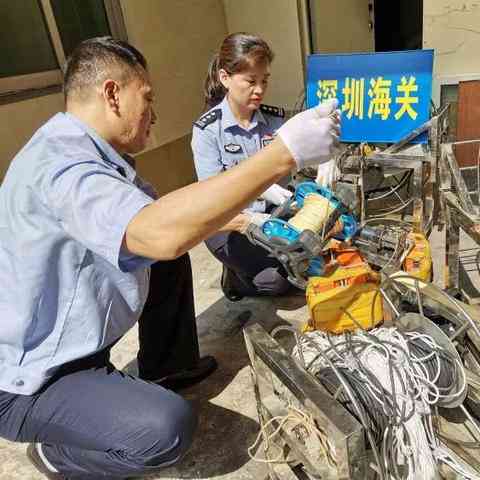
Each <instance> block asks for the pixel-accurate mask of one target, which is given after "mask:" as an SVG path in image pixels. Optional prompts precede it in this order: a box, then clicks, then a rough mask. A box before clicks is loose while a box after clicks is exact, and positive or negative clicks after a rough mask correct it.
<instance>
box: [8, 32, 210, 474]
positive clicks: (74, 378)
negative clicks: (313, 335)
mask: <svg viewBox="0 0 480 480" xmlns="http://www.w3.org/2000/svg"><path fill="white" fill-rule="evenodd" d="M112 52H113V53H112ZM125 58H126V60H127V61H126V62H125V63H126V65H122V61H124V60H125ZM112 60H113V62H112ZM129 61H130V63H131V64H133V66H132V67H129V63H128V62H129ZM89 62H92V63H93V62H96V63H97V65H96V66H99V65H100V66H101V67H102V66H103V69H104V70H105V63H106V62H112V63H116V67H117V68H122V67H123V70H124V72H123V76H124V77H125V76H126V75H128V74H129V73H130V74H134V73H135V72H133V73H132V72H128V68H132V69H134V68H144V67H145V66H146V64H144V63H143V62H144V59H143V57H142V56H141V54H140V53H139V52H136V51H135V50H134V49H133V48H131V47H130V46H128V45H126V44H121V43H118V42H115V41H113V40H111V39H100V40H96V41H95V40H94V41H91V42H90V43H88V42H87V43H86V44H84V45H83V47H82V48H79V49H78V50H77V53H76V54H74V55H73V56H72V58H71V60H70V63H69V69H68V70H67V74H66V85H65V92H66V96H67V105H69V102H70V107H71V108H69V110H70V112H67V113H58V114H57V115H55V116H54V117H53V118H52V119H50V120H49V121H48V122H47V123H46V124H45V125H44V126H43V127H41V128H40V129H39V130H38V131H37V132H36V133H35V135H34V136H33V137H32V138H31V140H30V141H29V142H28V143H27V145H26V146H25V147H24V148H23V149H22V150H21V151H20V152H19V153H18V155H17V156H16V157H15V158H14V160H13V161H12V163H11V165H10V168H9V169H8V172H7V174H6V176H5V179H4V181H3V184H2V186H1V188H0V309H1V312H2V319H3V320H2V322H1V325H0V411H4V407H5V406H6V405H16V409H15V410H14V411H10V412H9V414H8V416H5V417H3V418H1V424H2V428H0V434H2V435H3V436H5V437H7V438H10V439H12V440H20V441H31V440H33V439H35V441H36V442H37V443H36V444H35V446H34V447H29V456H30V458H31V459H32V461H33V462H34V463H35V464H36V465H38V466H39V469H40V470H41V471H42V472H43V473H45V474H46V475H47V476H51V478H57V477H56V476H57V475H60V473H59V472H60V471H61V472H62V474H63V473H66V474H67V475H72V476H73V475H74V476H75V478H83V477H81V476H79V475H78V474H79V472H83V471H84V470H85V469H86V470H87V471H89V472H90V473H89V474H88V475H86V476H85V478H92V476H91V475H92V474H96V475H100V474H103V472H105V471H109V472H110V473H111V474H112V475H115V478H118V476H120V475H123V474H133V473H135V474H136V473H148V472H149V471H151V470H152V469H153V466H156V467H158V466H160V465H163V464H169V463H171V462H172V461H175V460H176V459H178V458H179V457H180V456H181V454H182V453H183V452H184V451H185V450H186V448H187V447H188V445H189V443H190V441H191V437H192V433H193V428H194V425H195V414H194V413H193V412H192V411H191V408H190V406H189V405H187V404H186V402H184V401H183V400H182V399H181V398H180V397H178V396H176V395H175V394H174V393H173V392H169V391H167V390H165V389H163V388H159V387H158V386H157V385H153V384H150V383H145V382H141V381H140V380H138V379H137V380H133V379H132V378H129V377H125V376H123V375H121V374H119V373H118V372H116V371H115V370H114V368H113V366H112V365H111V364H110V362H109V351H110V348H111V347H112V345H113V344H114V343H115V342H116V341H117V340H118V339H120V338H121V337H122V336H123V335H124V334H125V333H126V332H127V331H128V330H129V329H130V328H131V327H132V326H133V325H134V324H135V322H136V321H137V320H140V324H139V336H140V338H139V339H140V351H139V356H138V360H139V373H140V376H141V377H142V378H145V379H148V380H150V381H156V380H158V383H159V384H160V385H162V386H165V387H174V386H179V385H181V381H183V386H185V385H187V384H189V383H190V384H191V383H194V382H195V381H197V380H199V379H201V378H203V377H204V376H206V375H207V374H208V373H210V372H211V371H212V370H213V369H214V367H215V362H214V359H213V358H212V357H204V358H202V359H199V354H198V340H197V335H196V329H195V312H194V307H193V293H192V292H193V290H192V278H191V269H190V262H189V259H188V254H185V255H183V256H180V257H179V258H178V259H176V260H170V261H164V262H157V263H155V260H154V259H152V258H147V257H144V256H139V255H135V254H132V253H130V252H129V251H128V250H127V249H126V248H125V244H124V235H125V231H126V229H127V226H128V224H129V223H130V222H131V221H132V219H133V218H134V217H135V216H136V215H137V214H138V213H139V212H140V211H141V210H142V209H143V208H144V207H146V206H147V205H150V204H152V203H153V202H154V200H155V199H156V198H157V195H156V193H155V191H154V189H153V188H152V187H151V186H150V185H149V184H147V183H146V182H144V181H142V180H141V179H140V177H138V175H137V174H136V172H135V170H134V168H133V167H132V163H133V158H132V157H129V156H128V155H127V154H126V152H131V153H135V152H136V151H138V150H141V149H143V148H144V146H145V142H146V139H147V136H148V133H149V129H150V126H151V124H153V123H154V121H155V115H154V113H153V110H152V108H151V98H152V96H153V92H151V87H150V86H149V82H148V81H147V78H146V77H145V80H146V81H145V82H144V86H147V88H144V90H143V91H142V95H141V96H138V95H135V94H134V92H132V94H134V96H133V98H132V100H133V101H135V105H133V103H131V104H127V105H124V106H123V108H124V109H125V110H124V111H123V112H122V114H128V115H129V116H130V118H128V119H127V122H126V124H127V125H128V126H129V128H128V129H126V132H127V136H125V135H123V136H119V139H120V142H125V145H115V146H116V148H114V146H113V145H112V144H110V143H109V142H107V141H106V140H105V139H104V137H103V136H102V133H103V135H105V136H106V135H107V134H105V133H104V132H102V131H101V127H99V126H98V125H96V128H97V129H96V130H95V129H94V128H92V127H91V126H89V123H92V124H95V122H88V110H87V108H86V106H88V101H87V100H88V98H87V96H88V95H86V94H85V93H84V92H83V90H85V89H86V88H87V87H85V86H84V85H82V84H83V83H85V82H88V79H85V78H84V76H86V75H88V71H86V63H89ZM139 75H141V74H139ZM139 78H141V76H140V77H139ZM142 80H143V79H142ZM110 87H111V88H113V89H115V88H117V87H116V86H115V85H110ZM89 88H91V86H90V87H89ZM112 95H115V92H112ZM78 100H81V101H78ZM113 100H114V101H115V98H114V99H113ZM127 100H129V99H128V97H127ZM75 105H81V108H80V109H78V108H74V106H75ZM115 108H116V107H115ZM127 108H128V109H127ZM71 112H76V114H75V113H71ZM81 118H82V119H81ZM104 125H105V127H106V128H105V127H104V128H105V129H106V130H108V128H112V127H111V126H109V125H108V124H106V123H105V124H104ZM124 128H125V127H122V129H124ZM119 152H122V154H120V153H119ZM151 266H152V268H151V269H150V267H151ZM150 270H151V273H150ZM150 277H151V278H150ZM149 284H150V296H148V300H147V294H148V293H149ZM175 381H176V382H175ZM104 390H108V391H104ZM115 392H116V393H115ZM140 392H143V393H145V394H146V395H147V397H146V399H145V400H141V399H140V398H139V397H140V396H141V395H140ZM80 403H81V404H82V405H80ZM152 406H154V407H155V412H157V410H158V408H161V409H163V411H164V413H162V414H161V415H158V413H156V414H155V418H154V419H152V418H150V417H151V413H152ZM82 407H83V408H85V411H86V412H87V411H88V412H89V421H85V420H84V419H83V420H82V414H81V408H82ZM63 408H66V409H70V415H71V416H73V418H74V419H73V421H72V419H68V418H67V417H68V415H67V417H65V415H64V414H63V413H61V412H62V409H63ZM108 412H111V413H110V416H109V415H108ZM144 412H150V413H149V414H148V416H147V417H146V418H145V420H144V421H145V422H146V423H145V425H147V424H148V431H149V432H151V433H150V434H149V435H147V437H146V438H144V437H142V436H143V435H146V433H145V431H142V429H140V430H141V434H139V435H140V437H139V436H134V437H133V438H132V442H136V443H137V445H136V446H135V448H140V446H141V445H142V438H143V439H144V442H145V440H146V443H143V445H144V446H146V447H148V449H150V447H151V445H158V447H157V448H154V449H153V450H152V451H151V453H150V454H149V455H147V456H143V457H142V456H141V455H137V457H132V458H127V459H124V458H123V459H121V458H117V456H118V455H117V454H111V453H107V448H104V452H102V453H100V452H99V451H98V449H99V448H102V447H101V446H100V444H102V442H103V444H105V447H106V446H107V445H106V443H110V445H112V446H115V444H118V442H119V441H123V442H124V439H123V440H122V438H118V437H115V436H114V435H113V432H112V431H111V428H110V426H111V425H113V423H112V420H113V417H115V418H116V417H117V416H123V418H124V419H125V423H126V428H125V432H122V434H123V435H128V431H129V430H131V429H132V428H134V429H136V428H138V427H139V426H140V427H141V425H142V419H141V416H142V414H144ZM132 414H134V415H133V416H132ZM25 415H27V417H26V418H27V421H25ZM75 418H76V419H75ZM69 421H70V423H69ZM51 422H53V423H51ZM151 422H153V424H152V423H151ZM156 424H157V425H158V428H155V425H156ZM168 425H171V426H172V435H164V438H163V439H161V435H159V434H158V430H159V429H161V430H162V431H165V428H166V427H168ZM71 430H76V431H77V434H78V436H79V437H82V438H83V439H84V440H82V441H85V442H87V444H85V447H87V449H88V450H90V449H92V450H95V452H93V451H92V452H90V451H84V450H83V449H82V450H78V447H79V446H80V445H79V444H78V441H77V440H78V439H76V438H75V435H74V434H73V433H72V432H70V433H67V432H68V431H71ZM144 430H145V429H144ZM101 434H102V435H104V438H103V440H101V441H100V443H99V442H98V440H96V439H98V438H99V435H101ZM107 438H108V442H106V439H107ZM159 438H160V439H161V440H162V441H160V442H159ZM80 443H81V442H80ZM75 445H76V448H71V447H72V446H75ZM119 446H120V445H119ZM122 448H124V447H122ZM125 448H128V447H125ZM160 452H161V453H160ZM102 457H103V458H102ZM42 459H43V460H44V461H42ZM152 460H153V463H151V465H152V466H146V463H147V462H152ZM45 466H49V467H50V468H49V469H47V471H44V470H45ZM58 478H63V476H62V477H58ZM102 478H103V477H102Z"/></svg>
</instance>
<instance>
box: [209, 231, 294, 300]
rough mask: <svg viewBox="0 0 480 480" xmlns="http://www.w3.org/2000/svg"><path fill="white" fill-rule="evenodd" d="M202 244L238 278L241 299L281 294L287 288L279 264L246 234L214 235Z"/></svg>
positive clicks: (289, 285)
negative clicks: (242, 297) (243, 297)
mask: <svg viewBox="0 0 480 480" xmlns="http://www.w3.org/2000/svg"><path fill="white" fill-rule="evenodd" d="M205 244H206V245H207V248H208V249H209V250H210V252H211V253H212V254H213V255H214V256H215V258H216V259H217V260H219V261H220V262H222V263H223V264H224V265H225V266H226V267H227V268H229V269H230V270H233V271H234V272H235V273H236V275H237V277H239V279H240V280H241V282H238V285H236V286H237V290H238V293H240V294H242V295H244V296H256V295H282V294H284V293H286V292H287V291H288V290H289V289H290V287H291V284H290V282H289V281H288V280H287V279H286V273H285V270H284V269H283V267H282V265H281V264H280V262H279V261H278V260H277V259H275V258H273V257H271V256H269V255H268V252H267V251H265V250H264V249H263V248H261V247H258V246H256V245H253V244H252V243H251V242H250V241H249V240H248V239H247V237H245V235H242V234H240V233H237V232H229V233H217V234H216V235H213V236H212V237H210V238H209V239H208V240H206V242H205Z"/></svg>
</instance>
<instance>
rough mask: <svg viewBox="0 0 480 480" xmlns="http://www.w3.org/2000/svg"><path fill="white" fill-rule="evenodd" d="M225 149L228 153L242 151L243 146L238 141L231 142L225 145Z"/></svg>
mask: <svg viewBox="0 0 480 480" xmlns="http://www.w3.org/2000/svg"><path fill="white" fill-rule="evenodd" d="M225 151H226V152H228V153H240V152H241V151H242V147H241V146H240V145H237V144H236V143H229V144H228V145H225Z"/></svg>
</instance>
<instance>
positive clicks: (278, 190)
mask: <svg viewBox="0 0 480 480" xmlns="http://www.w3.org/2000/svg"><path fill="white" fill-rule="evenodd" d="M291 196H292V192H291V191H290V190H287V189H286V188H283V187H281V186H280V185H277V184H276V183H274V184H273V185H272V186H271V187H270V188H268V189H267V190H265V191H264V192H263V193H262V195H261V197H262V198H263V199H264V200H266V201H267V202H270V203H273V204H274V205H282V203H284V202H286V201H287V200H288V199H289V198H290V197H291Z"/></svg>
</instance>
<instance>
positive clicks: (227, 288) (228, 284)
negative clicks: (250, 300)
mask: <svg viewBox="0 0 480 480" xmlns="http://www.w3.org/2000/svg"><path fill="white" fill-rule="evenodd" d="M238 282H239V279H238V277H237V274H236V273H235V272H234V271H233V270H230V269H229V268H228V267H226V266H225V265H223V270H222V281H221V286H222V292H223V294H224V295H225V296H226V297H227V298H228V299H229V300H230V301H231V302H238V301H239V300H241V299H242V298H243V295H242V294H241V293H240V292H239V291H238V289H237V286H236V284H237V283H238Z"/></svg>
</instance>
